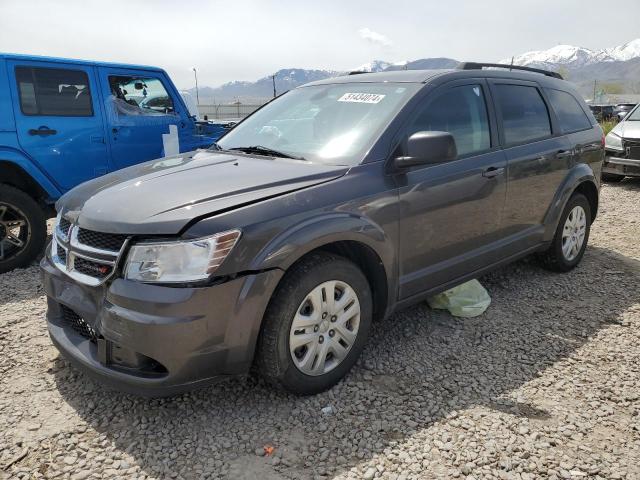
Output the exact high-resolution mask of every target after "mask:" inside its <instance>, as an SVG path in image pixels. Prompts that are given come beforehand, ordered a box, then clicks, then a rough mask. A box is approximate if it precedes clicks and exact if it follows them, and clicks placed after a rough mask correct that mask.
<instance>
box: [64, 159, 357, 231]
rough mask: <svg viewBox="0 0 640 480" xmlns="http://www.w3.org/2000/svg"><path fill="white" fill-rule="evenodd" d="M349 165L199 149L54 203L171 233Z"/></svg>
mask: <svg viewBox="0 0 640 480" xmlns="http://www.w3.org/2000/svg"><path fill="white" fill-rule="evenodd" d="M347 169H348V167H345V166H336V165H322V164H317V163H309V162H304V161H299V160H291V159H274V158H271V157H258V156H246V155H242V154H238V155H235V154H229V153H222V152H212V151H207V150H201V151H197V152H190V153H185V154H181V155H177V156H173V157H166V158H162V159H159V160H155V161H151V162H146V163H142V164H139V165H135V166H133V167H129V168H125V169H123V170H119V171H116V172H113V173H110V174H108V175H105V176H103V177H100V178H97V179H95V180H91V181H89V182H86V183H83V184H81V185H79V186H78V187H76V188H74V189H73V190H71V191H69V192H68V193H66V194H65V195H64V196H63V197H62V198H61V199H60V200H59V201H58V203H57V204H56V207H57V210H58V211H63V212H64V214H65V216H66V217H68V218H70V219H71V220H73V221H75V222H76V223H77V224H78V225H80V226H81V227H83V228H87V229H90V230H95V231H100V232H107V233H125V234H162V235H171V234H177V233H179V232H180V231H181V230H182V229H183V228H184V227H185V225H187V223H189V222H190V221H191V220H192V219H194V218H201V217H207V216H212V215H215V214H217V213H221V212H223V211H227V210H230V209H233V208H237V207H240V206H244V205H248V204H251V203H255V202H257V201H260V200H263V199H266V198H270V197H275V196H278V195H283V194H286V193H289V192H293V191H296V190H301V189H304V188H308V187H310V186H313V185H317V184H319V183H323V182H327V181H330V180H333V179H335V178H338V177H340V176H342V175H344V174H345V173H346V171H347Z"/></svg>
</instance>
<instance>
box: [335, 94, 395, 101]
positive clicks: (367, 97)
mask: <svg viewBox="0 0 640 480" xmlns="http://www.w3.org/2000/svg"><path fill="white" fill-rule="evenodd" d="M385 96H386V95H379V94H377V93H345V94H344V95H342V96H341V97H340V98H339V99H338V101H339V102H353V103H380V100H382V99H383V98H384V97H385Z"/></svg>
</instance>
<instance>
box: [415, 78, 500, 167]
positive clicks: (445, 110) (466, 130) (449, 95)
mask: <svg viewBox="0 0 640 480" xmlns="http://www.w3.org/2000/svg"><path fill="white" fill-rule="evenodd" d="M421 131H440V132H449V133H450V134H451V135H453V138H454V139H455V141H456V147H457V149H458V155H459V156H464V155H470V154H473V153H478V152H482V151H486V150H489V148H491V134H490V133H489V118H488V116H487V105H486V103H485V99H484V93H483V91H482V87H481V86H480V85H464V86H460V87H454V88H451V89H450V90H448V91H447V92H445V93H443V94H442V95H440V96H439V97H437V98H436V99H435V100H433V101H432V102H430V103H429V104H427V105H426V106H425V107H424V109H423V111H422V112H419V113H418V116H417V118H416V119H415V120H414V121H413V122H412V123H411V126H410V127H409V135H411V134H413V133H415V132H421Z"/></svg>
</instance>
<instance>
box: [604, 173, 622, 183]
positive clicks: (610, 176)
mask: <svg viewBox="0 0 640 480" xmlns="http://www.w3.org/2000/svg"><path fill="white" fill-rule="evenodd" d="M602 180H603V181H605V182H607V183H618V182H621V181H622V180H624V175H618V174H617V173H603V174H602Z"/></svg>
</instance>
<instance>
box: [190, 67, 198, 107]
mask: <svg viewBox="0 0 640 480" xmlns="http://www.w3.org/2000/svg"><path fill="white" fill-rule="evenodd" d="M191 70H193V76H194V77H195V79H196V104H197V105H198V106H200V95H199V94H198V72H197V71H196V67H193V68H192V69H191Z"/></svg>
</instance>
